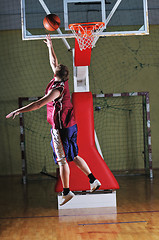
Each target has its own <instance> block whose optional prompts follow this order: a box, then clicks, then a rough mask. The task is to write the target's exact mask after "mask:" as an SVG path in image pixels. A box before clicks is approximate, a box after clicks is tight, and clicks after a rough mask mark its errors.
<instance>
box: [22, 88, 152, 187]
mask: <svg viewBox="0 0 159 240" xmlns="http://www.w3.org/2000/svg"><path fill="white" fill-rule="evenodd" d="M39 98H40V97H35V98H29V97H25V98H22V97H21V98H19V107H22V106H24V105H27V104H28V103H29V102H31V101H34V100H37V99H39ZM93 101H94V103H93V104H94V123H95V131H96V134H97V136H98V141H99V144H100V148H101V152H102V155H103V158H104V160H105V162H106V163H107V165H108V167H109V168H110V170H111V171H112V172H113V173H114V175H116V176H117V175H137V174H147V175H149V177H150V178H153V170H152V147H151V129H150V103H149V93H148V92H133V93H114V94H113V93H112V94H93ZM19 117H20V146H21V158H22V181H23V183H24V184H26V183H27V181H28V180H31V179H35V178H36V179H37V176H38V178H39V176H41V173H44V174H45V175H46V176H48V177H50V176H52V177H54V173H55V172H56V170H57V166H56V165H55V164H54V161H53V154H52V149H51V146H50V141H51V135H50V125H49V124H48V123H47V120H46V107H43V108H41V109H39V110H38V111H34V112H28V113H23V114H20V115H19ZM33 175H34V178H33V177H32V176H33ZM35 176H36V177H35ZM40 178H42V177H40ZM44 178H46V177H44Z"/></svg>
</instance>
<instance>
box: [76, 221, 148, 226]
mask: <svg viewBox="0 0 159 240" xmlns="http://www.w3.org/2000/svg"><path fill="white" fill-rule="evenodd" d="M123 223H125V224H126V223H147V221H131V222H107V223H86V224H85V223H80V224H78V225H79V226H90V225H104V224H123Z"/></svg>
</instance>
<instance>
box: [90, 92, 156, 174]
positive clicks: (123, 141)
mask: <svg viewBox="0 0 159 240" xmlns="http://www.w3.org/2000/svg"><path fill="white" fill-rule="evenodd" d="M94 109H95V112H94V122H95V130H96V133H97V136H98V140H99V143H100V147H101V150H102V155H103V158H104V160H105V161H106V163H107V165H108V167H109V168H110V169H111V170H112V172H113V173H114V175H138V174H148V175H149V176H150V178H152V177H153V173H152V155H151V154H152V150H151V130H150V107H149V93H148V92H134V93H119V94H99V95H94Z"/></svg>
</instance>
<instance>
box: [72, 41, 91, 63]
mask: <svg viewBox="0 0 159 240" xmlns="http://www.w3.org/2000/svg"><path fill="white" fill-rule="evenodd" d="M90 63H91V48H86V49H83V50H82V51H81V50H80V48H79V44H78V41H77V39H75V56H74V65H75V66H76V67H78V66H90Z"/></svg>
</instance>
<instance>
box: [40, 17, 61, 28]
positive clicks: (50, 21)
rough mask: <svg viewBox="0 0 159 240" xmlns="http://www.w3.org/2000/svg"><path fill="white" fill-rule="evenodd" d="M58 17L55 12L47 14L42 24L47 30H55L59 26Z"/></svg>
mask: <svg viewBox="0 0 159 240" xmlns="http://www.w3.org/2000/svg"><path fill="white" fill-rule="evenodd" d="M60 23H61V21H60V18H59V17H58V16H57V15H56V14H49V15H47V16H46V17H45V18H44V20H43V25H44V27H45V28H46V29H47V30H48V31H55V30H56V29H58V28H59V26H60Z"/></svg>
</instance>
